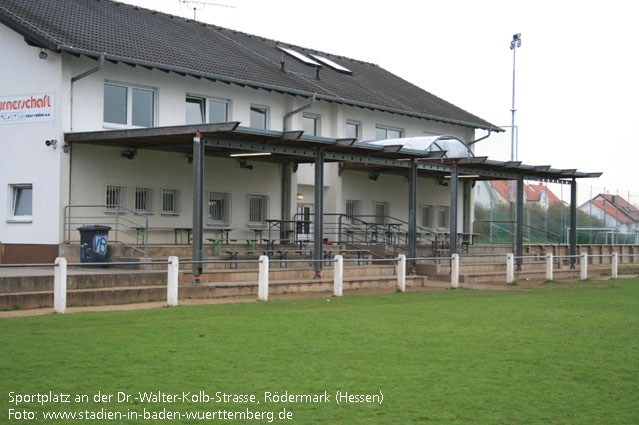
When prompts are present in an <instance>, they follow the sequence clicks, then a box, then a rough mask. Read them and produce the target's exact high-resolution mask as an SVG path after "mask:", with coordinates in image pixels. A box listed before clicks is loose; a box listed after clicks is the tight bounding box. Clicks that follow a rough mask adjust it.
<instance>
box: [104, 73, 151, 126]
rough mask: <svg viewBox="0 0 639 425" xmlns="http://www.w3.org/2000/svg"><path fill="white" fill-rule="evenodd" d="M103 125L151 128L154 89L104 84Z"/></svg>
mask: <svg viewBox="0 0 639 425" xmlns="http://www.w3.org/2000/svg"><path fill="white" fill-rule="evenodd" d="M104 123H105V124H106V125H116V126H128V127H153V126H154V125H155V89H152V88H145V87H136V86H132V85H127V84H118V83H106V82H105V83H104Z"/></svg>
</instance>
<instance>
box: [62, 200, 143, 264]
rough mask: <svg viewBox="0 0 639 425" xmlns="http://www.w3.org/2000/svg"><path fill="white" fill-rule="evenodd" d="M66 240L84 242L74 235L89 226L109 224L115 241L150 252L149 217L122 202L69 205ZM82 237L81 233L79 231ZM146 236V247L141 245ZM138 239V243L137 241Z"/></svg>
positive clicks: (65, 225)
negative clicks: (140, 246) (140, 242)
mask: <svg viewBox="0 0 639 425" xmlns="http://www.w3.org/2000/svg"><path fill="white" fill-rule="evenodd" d="M63 224H64V243H65V244H68V243H72V242H80V240H79V239H73V238H72V235H73V234H74V232H77V231H78V228H79V227H81V226H85V225H100V226H109V227H111V230H110V231H109V233H110V234H113V239H112V242H115V243H119V244H121V245H123V246H126V247H127V248H130V249H132V250H134V251H137V252H140V253H142V254H144V256H145V257H147V256H148V254H149V217H148V216H146V215H145V214H142V213H141V212H138V211H135V210H132V209H130V208H127V207H124V206H121V205H107V204H93V205H67V206H65V207H64V210H63ZM78 237H79V233H78ZM140 237H142V245H143V246H144V249H141V248H139V247H138V240H139V238H140ZM134 240H135V243H133V241H134Z"/></svg>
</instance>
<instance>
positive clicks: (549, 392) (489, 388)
mask: <svg viewBox="0 0 639 425" xmlns="http://www.w3.org/2000/svg"><path fill="white" fill-rule="evenodd" d="M0 345H1V347H2V348H1V349H0V377H1V378H2V379H1V380H0V392H1V393H2V396H1V397H0V400H1V402H0V415H1V416H0V423H18V421H9V420H8V419H9V416H8V412H9V409H10V408H11V409H16V410H19V411H22V410H23V409H26V410H28V411H32V412H35V414H36V415H37V418H38V419H36V420H34V421H30V423H79V422H80V421H75V422H74V421H70V420H66V421H65V420H57V421H45V420H44V419H43V415H44V413H45V412H51V411H62V412H84V411H85V410H88V411H93V412H95V411H99V410H100V409H106V410H107V411H112V412H124V415H126V412H127V411H135V412H139V413H141V412H142V409H144V408H146V409H147V411H155V412H157V411H161V410H162V409H164V408H166V409H167V410H168V411H179V412H195V411H199V412H206V411H217V410H223V409H227V410H228V411H244V412H246V409H247V408H248V409H249V410H251V411H273V412H276V413H275V415H276V417H275V420H274V422H287V423H291V424H417V423H419V424H424V423H427V424H428V423H432V424H579V425H584V424H598V425H599V424H637V423H639V280H634V279H633V280H631V279H622V280H616V281H612V283H609V284H600V283H596V282H589V283H588V287H574V288H568V289H559V288H552V289H539V290H514V291H504V292H493V291H490V292H489V291H470V290H456V291H445V292H421V293H404V294H401V293H395V294H388V295H361V296H350V297H344V298H339V299H338V298H331V301H330V302H327V299H326V298H320V299H305V300H295V301H270V302H268V303H250V304H226V305H210V306H194V307H178V308H171V309H168V308H165V309H158V310H140V311H132V312H106V313H78V314H68V315H62V316H41V317H29V318H15V319H0ZM200 390H204V391H205V392H206V393H207V394H209V395H214V394H215V393H216V392H217V391H223V392H227V393H241V394H254V395H255V396H256V399H257V400H259V401H260V404H257V403H254V404H251V403H239V404H233V403H208V404H206V403H191V402H184V401H177V402H172V403H170V402H166V403H142V402H140V401H139V400H134V399H131V400H130V401H129V402H123V403H117V401H116V400H113V401H112V402H110V403H109V402H106V403H94V402H93V400H92V398H93V395H94V394H96V393H98V391H100V392H101V393H103V394H117V392H118V391H120V392H123V393H127V394H130V395H131V396H132V397H135V396H137V395H138V392H145V391H165V392H167V393H179V394H180V395H181V393H182V392H183V391H185V392H191V393H192V394H197V393H198V392H199V391H200ZM338 390H340V391H346V392H349V393H352V394H380V391H381V393H382V394H383V397H384V398H383V402H382V403H381V405H380V404H378V403H348V404H345V403H341V404H339V405H338V404H336V402H335V392H336V391H338ZM49 391H53V392H54V393H64V394H72V395H76V394H87V395H89V397H90V398H91V401H90V402H89V403H69V404H61V403H58V404H56V403H49V404H45V405H44V406H42V405H41V404H39V403H38V402H28V403H18V404H17V406H16V400H15V395H10V393H11V392H14V393H16V394H34V393H38V392H39V393H46V394H49ZM285 391H288V392H289V394H323V393H324V391H327V392H328V394H329V395H330V396H331V403H288V404H286V403H274V402H270V403H269V402H265V400H264V393H265V392H271V393H275V392H279V393H280V394H282V393H284V392H285ZM11 397H14V399H13V403H11V401H12V398H11ZM114 398H115V396H114ZM284 408H286V409H287V411H290V412H291V413H292V415H293V418H292V420H288V421H285V420H281V421H279V420H278V419H277V414H278V412H280V411H282V410H283V409H284ZM203 422H210V421H202V420H199V421H198V420H193V419H191V420H188V419H182V420H173V421H166V423H203ZM220 422H226V423H231V424H236V423H237V424H239V423H268V421H267V420H266V419H265V420H252V421H243V420H236V421H229V420H225V421H220ZM83 423H127V424H128V423H156V422H154V421H144V420H141V419H140V420H137V421H136V420H127V419H122V420H114V421H97V420H96V421H83Z"/></svg>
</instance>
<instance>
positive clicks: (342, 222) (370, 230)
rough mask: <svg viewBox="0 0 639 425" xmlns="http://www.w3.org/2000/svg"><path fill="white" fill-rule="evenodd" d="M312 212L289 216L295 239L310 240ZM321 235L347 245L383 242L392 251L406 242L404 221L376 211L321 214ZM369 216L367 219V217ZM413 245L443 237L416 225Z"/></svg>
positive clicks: (402, 249) (426, 244)
mask: <svg viewBox="0 0 639 425" xmlns="http://www.w3.org/2000/svg"><path fill="white" fill-rule="evenodd" d="M314 216H315V215H314V213H298V214H295V215H294V217H293V221H294V234H295V240H300V239H303V240H309V241H311V240H313V236H314V234H313V220H312V218H313V217H314ZM323 216H324V221H323V232H322V233H323V235H324V238H325V239H328V240H331V241H334V242H337V243H339V244H344V245H347V246H353V247H361V246H365V245H368V246H371V245H373V246H374V245H386V246H388V247H390V248H391V249H392V250H393V253H394V254H397V253H399V252H406V251H407V245H408V222H407V221H404V220H401V219H398V218H395V217H391V216H376V215H353V216H351V215H347V214H333V213H329V214H323ZM369 219H370V220H369ZM416 228H417V234H416V238H417V246H418V249H419V248H420V247H431V244H432V242H435V241H437V240H439V239H442V238H443V233H438V232H435V231H433V230H431V229H427V228H424V227H420V226H417V227H416Z"/></svg>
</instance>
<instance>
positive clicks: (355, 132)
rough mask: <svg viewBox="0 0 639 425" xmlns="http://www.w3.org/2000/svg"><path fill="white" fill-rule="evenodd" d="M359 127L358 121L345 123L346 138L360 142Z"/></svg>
mask: <svg viewBox="0 0 639 425" xmlns="http://www.w3.org/2000/svg"><path fill="white" fill-rule="evenodd" d="M360 125H361V124H360V122H359V121H351V120H348V121H346V138H347V139H355V140H360Z"/></svg>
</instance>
